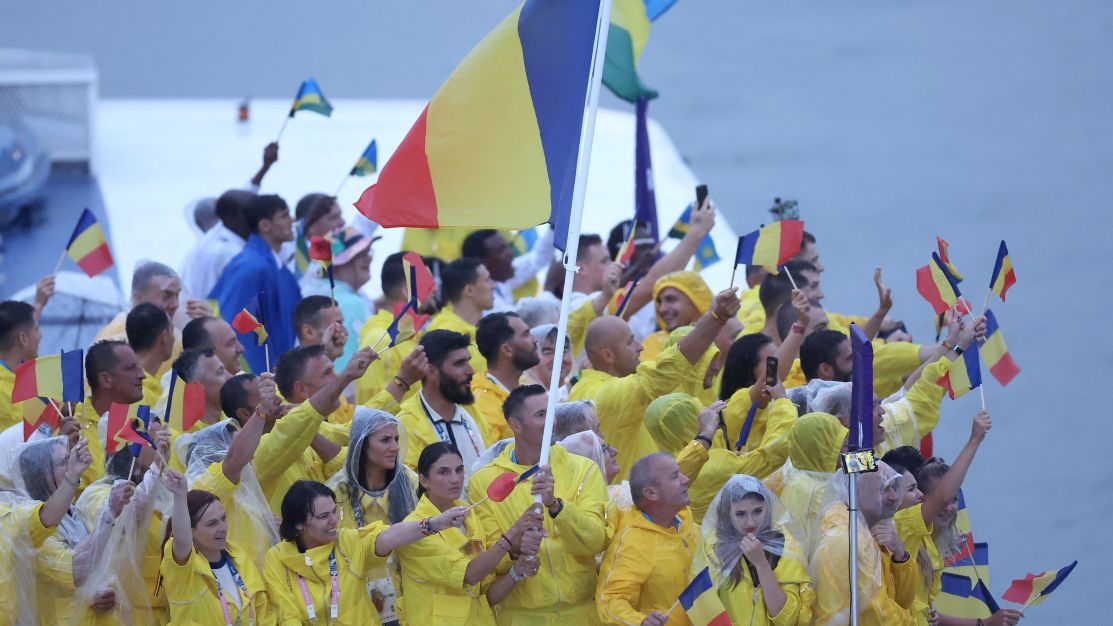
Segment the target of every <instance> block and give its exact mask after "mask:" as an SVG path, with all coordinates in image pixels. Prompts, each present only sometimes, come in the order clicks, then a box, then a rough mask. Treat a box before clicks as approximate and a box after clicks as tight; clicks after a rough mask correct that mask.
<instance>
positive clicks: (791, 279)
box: [785, 267, 800, 291]
mask: <svg viewBox="0 0 1113 626" xmlns="http://www.w3.org/2000/svg"><path fill="white" fill-rule="evenodd" d="M785 274H788V282H790V283H792V288H793V289H795V290H796V291H800V288H799V287H797V286H796V279H795V278H793V277H792V272H790V271H789V270H788V268H787V267H786V268H785Z"/></svg>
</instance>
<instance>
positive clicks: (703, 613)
mask: <svg viewBox="0 0 1113 626" xmlns="http://www.w3.org/2000/svg"><path fill="white" fill-rule="evenodd" d="M680 606H682V607H683V608H684V612H685V613H687V614H688V619H689V620H691V622H692V626H730V616H729V615H727V611H726V609H724V608H723V603H722V602H721V601H720V600H719V595H718V594H717V593H715V585H714V584H713V583H712V582H711V573H710V572H709V571H708V569H707V568H706V567H705V568H703V570H702V571H700V573H699V574H696V577H695V578H694V579H692V582H690V583H688V587H687V588H685V589H684V591H683V592H681V593H680Z"/></svg>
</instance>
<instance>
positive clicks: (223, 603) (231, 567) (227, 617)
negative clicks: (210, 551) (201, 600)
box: [213, 553, 255, 626]
mask: <svg viewBox="0 0 1113 626" xmlns="http://www.w3.org/2000/svg"><path fill="white" fill-rule="evenodd" d="M224 562H225V563H227V564H228V573H229V574H231V575H232V580H234V581H236V587H238V589H237V590H236V591H237V592H241V591H242V592H243V603H244V604H246V605H247V610H248V614H249V615H250V617H249V618H248V619H249V620H250V621H249V622H248V624H254V623H255V606H254V605H252V604H251V596H250V594H248V593H247V585H245V584H244V582H243V577H242V576H240V571H239V570H238V569H236V563H235V562H234V561H233V560H232V557H231V556H230V555H229V554H227V553H225V554H224ZM213 577H214V578H216V573H215V572H214V573H213ZM216 595H217V597H218V598H220V608H221V610H222V611H224V623H225V624H226V625H227V626H232V613H231V612H230V611H229V610H228V600H227V599H225V597H224V589H223V588H222V587H221V586H220V579H219V578H217V579H216ZM240 614H241V615H242V614H243V611H240ZM237 621H238V620H237Z"/></svg>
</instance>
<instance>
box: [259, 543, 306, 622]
mask: <svg viewBox="0 0 1113 626" xmlns="http://www.w3.org/2000/svg"><path fill="white" fill-rule="evenodd" d="M263 580H264V582H266V585H267V597H268V599H269V600H270V613H271V614H272V615H273V616H274V620H275V621H274V623H275V624H280V625H281V626H301V625H302V623H303V619H302V614H303V613H304V612H305V606H304V601H303V600H302V598H301V592H300V590H298V589H297V583H295V582H293V578H292V577H291V576H290V575H289V572H287V571H286V566H285V565H283V564H282V557H281V556H280V555H279V552H278V550H275V549H272V550H267V556H266V559H265V560H264V564H263Z"/></svg>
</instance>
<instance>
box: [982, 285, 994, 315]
mask: <svg viewBox="0 0 1113 626" xmlns="http://www.w3.org/2000/svg"><path fill="white" fill-rule="evenodd" d="M992 293H993V288H992V287H990V288H989V289H987V290H986V292H985V302H983V303H982V315H983V316H984V315H985V312H986V311H988V310H989V296H990V295H991V294H992Z"/></svg>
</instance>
